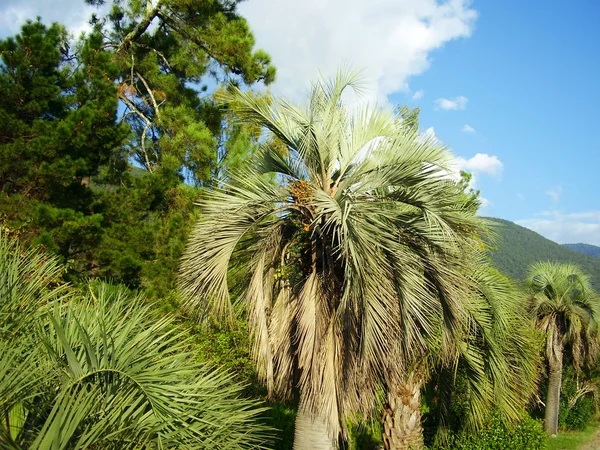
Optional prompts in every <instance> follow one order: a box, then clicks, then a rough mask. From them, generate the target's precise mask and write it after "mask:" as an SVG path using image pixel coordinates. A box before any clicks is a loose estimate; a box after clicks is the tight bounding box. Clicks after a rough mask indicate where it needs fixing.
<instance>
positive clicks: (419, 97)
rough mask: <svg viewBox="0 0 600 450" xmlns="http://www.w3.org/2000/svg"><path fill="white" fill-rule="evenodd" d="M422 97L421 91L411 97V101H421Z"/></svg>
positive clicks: (423, 92)
mask: <svg viewBox="0 0 600 450" xmlns="http://www.w3.org/2000/svg"><path fill="white" fill-rule="evenodd" d="M424 95H425V91H424V90H423V89H421V90H419V91H417V92H415V93H414V94H413V95H412V99H413V100H421V99H422V98H423V96H424Z"/></svg>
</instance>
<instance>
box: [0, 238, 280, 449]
mask: <svg viewBox="0 0 600 450" xmlns="http://www.w3.org/2000/svg"><path fill="white" fill-rule="evenodd" d="M0 234H1V233H0ZM59 272H60V265H59V264H58V263H57V262H56V260H55V259H54V258H52V257H47V256H44V255H43V254H42V253H40V252H39V251H38V250H28V251H24V250H22V249H21V248H20V247H19V245H18V243H16V241H12V240H8V239H6V238H4V237H1V236H0V292H2V294H3V296H2V297H0V298H1V301H0V311H1V312H2V316H0V329H1V330H2V335H0V418H1V420H0V442H2V445H1V446H2V448H14V449H20V448H30V449H34V450H50V449H60V450H62V449H65V450H66V449H72V448H81V449H91V448H105V449H129V448H131V449H133V448H186V449H187V448H189V449H234V448H235V449H237V448H248V449H252V448H254V449H258V448H264V445H265V444H266V442H268V434H269V433H268V428H267V427H265V426H264V425H261V424H260V422H259V421H257V420H256V419H257V415H259V414H260V413H261V412H262V411H263V408H261V407H260V406H259V405H257V404H256V402H254V401H251V400H247V399H243V398H240V397H239V395H240V392H241V390H242V386H239V385H236V384H235V383H233V382H232V379H231V375H229V374H227V373H223V372H219V371H212V370H209V368H207V367H205V366H203V365H201V364H199V363H197V362H196V361H195V359H196V358H195V356H194V354H193V351H192V346H191V342H190V340H189V338H187V337H186V334H185V332H184V331H182V330H181V329H179V328H178V327H176V326H175V323H174V320H173V318H170V317H168V316H162V317H161V316H158V315H157V314H155V313H153V310H152V308H151V307H150V305H148V304H147V302H146V301H145V300H144V299H143V298H142V297H141V296H139V295H138V296H132V295H131V293H130V292H128V291H127V289H125V288H123V287H113V286H110V285H107V284H103V283H97V282H94V283H92V284H91V285H90V286H89V288H88V290H87V292H86V293H84V294H81V293H79V292H77V291H75V290H74V289H72V288H69V287H68V286H64V285H60V284H58V285H55V283H57V282H58V281H59V279H57V278H56V275H57V274H58V273H59ZM69 291H70V292H69ZM67 294H69V295H67ZM29 302H30V303H29ZM24 319H26V320H24ZM17 336H18V338H15V337H17Z"/></svg>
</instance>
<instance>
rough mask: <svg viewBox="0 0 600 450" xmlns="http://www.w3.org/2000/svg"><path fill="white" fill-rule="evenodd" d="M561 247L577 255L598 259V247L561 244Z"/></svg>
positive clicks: (599, 251)
mask: <svg viewBox="0 0 600 450" xmlns="http://www.w3.org/2000/svg"><path fill="white" fill-rule="evenodd" d="M563 247H567V248H570V249H571V250H575V251H576V252H578V253H583V254H584V255H589V256H593V257H594V258H600V247H598V246H597V245H591V244H563Z"/></svg>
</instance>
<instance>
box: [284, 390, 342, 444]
mask: <svg viewBox="0 0 600 450" xmlns="http://www.w3.org/2000/svg"><path fill="white" fill-rule="evenodd" d="M337 448H338V445H337V436H332V433H331V430H330V427H329V426H328V424H327V419H326V418H325V417H322V416H319V415H314V414H311V413H310V411H309V410H308V408H306V407H305V406H303V404H302V401H301V402H300V406H299V407H298V415H297V416H296V428H295V430H294V450H317V449H318V450H321V449H322V450H337Z"/></svg>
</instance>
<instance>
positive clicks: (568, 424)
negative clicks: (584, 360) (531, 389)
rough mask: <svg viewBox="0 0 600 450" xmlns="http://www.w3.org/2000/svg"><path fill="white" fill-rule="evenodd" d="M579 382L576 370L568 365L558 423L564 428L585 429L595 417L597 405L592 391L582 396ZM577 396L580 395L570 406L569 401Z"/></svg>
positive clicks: (564, 376)
mask: <svg viewBox="0 0 600 450" xmlns="http://www.w3.org/2000/svg"><path fill="white" fill-rule="evenodd" d="M579 384H580V383H579V382H578V379H577V374H576V373H575V371H574V370H573V369H572V368H571V367H567V368H566V369H565V371H564V374H563V382H562V389H561V393H560V409H559V413H558V425H559V427H560V428H561V429H563V430H585V427H586V426H587V425H588V423H589V422H590V421H591V420H592V418H593V417H594V413H595V405H594V399H593V397H592V393H591V392H589V393H587V394H585V395H583V396H581V392H580V391H579V389H580V386H579ZM577 397H579V398H578V399H577V401H576V402H575V403H574V404H573V405H572V406H570V405H569V403H570V402H572V401H573V400H574V399H576V398H577Z"/></svg>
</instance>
